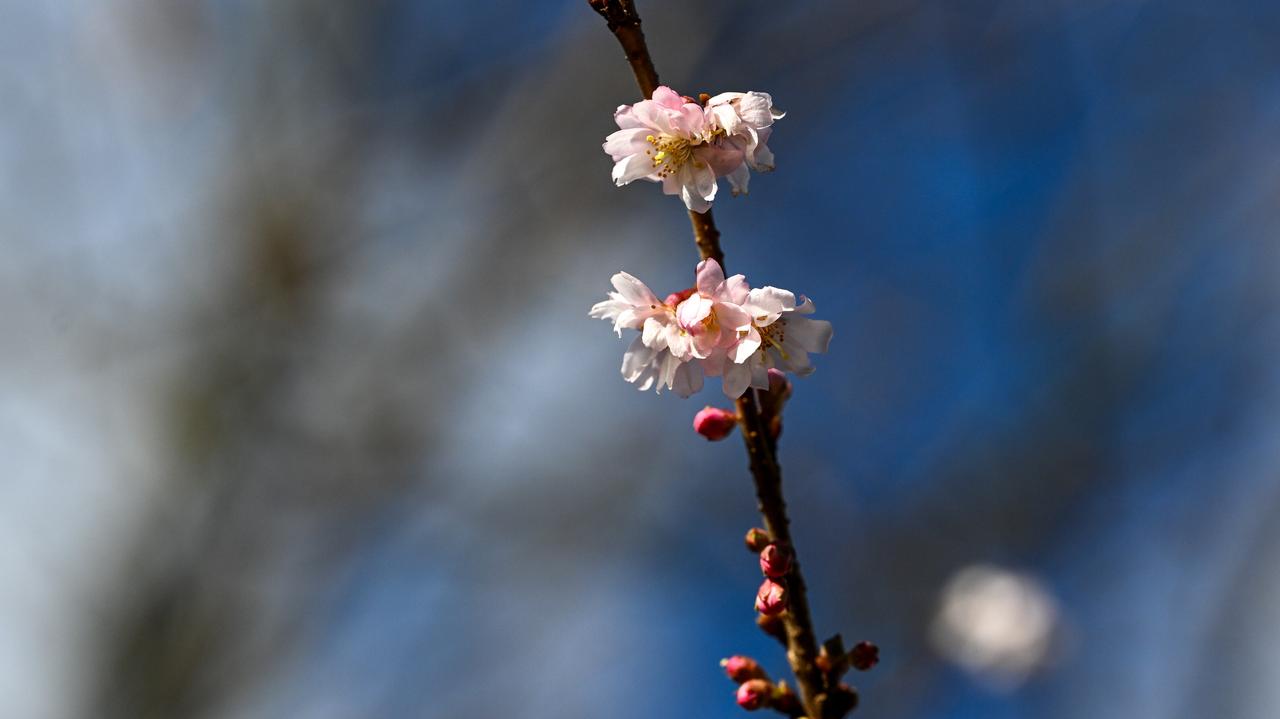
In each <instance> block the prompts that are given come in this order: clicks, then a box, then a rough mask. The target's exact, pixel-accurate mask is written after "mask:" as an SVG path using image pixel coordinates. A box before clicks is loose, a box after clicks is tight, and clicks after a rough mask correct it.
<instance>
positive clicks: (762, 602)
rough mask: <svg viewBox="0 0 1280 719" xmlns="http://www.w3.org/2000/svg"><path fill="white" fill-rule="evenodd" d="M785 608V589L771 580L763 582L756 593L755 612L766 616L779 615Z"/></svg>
mask: <svg viewBox="0 0 1280 719" xmlns="http://www.w3.org/2000/svg"><path fill="white" fill-rule="evenodd" d="M786 608H787V589H786V587H784V586H782V585H781V584H778V583H777V582H775V581H773V580H772V579H766V580H764V583H762V584H761V585H760V591H758V592H756V611H757V612H760V613H761V614H764V615H766V616H773V615H775V614H781V613H782V612H783V611H784V610H785V609H786Z"/></svg>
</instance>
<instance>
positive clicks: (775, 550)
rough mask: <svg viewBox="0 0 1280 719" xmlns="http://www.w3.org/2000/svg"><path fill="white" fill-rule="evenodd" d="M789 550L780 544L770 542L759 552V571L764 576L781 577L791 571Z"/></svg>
mask: <svg viewBox="0 0 1280 719" xmlns="http://www.w3.org/2000/svg"><path fill="white" fill-rule="evenodd" d="M791 557H792V553H791V550H790V549H788V548H787V547H786V546H784V545H781V544H770V545H769V546H767V547H765V548H764V550H763V551H762V552H760V571H762V572H764V575H765V576H766V577H770V578H772V579H781V578H782V577H785V576H787V573H788V572H790V571H791Z"/></svg>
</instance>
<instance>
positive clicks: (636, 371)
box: [622, 337, 656, 382]
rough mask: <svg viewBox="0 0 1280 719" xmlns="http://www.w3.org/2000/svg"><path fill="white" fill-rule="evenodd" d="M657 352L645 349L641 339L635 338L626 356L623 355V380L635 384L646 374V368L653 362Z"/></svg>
mask: <svg viewBox="0 0 1280 719" xmlns="http://www.w3.org/2000/svg"><path fill="white" fill-rule="evenodd" d="M655 353H656V351H655V350H653V349H652V348H649V347H645V345H644V343H643V342H641V341H640V338H639V337H637V338H635V340H634V341H632V343H631V346H630V347H628V348H627V351H626V354H624V355H622V378H623V379H625V380H626V381H628V382H635V381H636V380H637V379H639V378H640V376H641V375H642V374H644V371H645V368H647V367H648V366H649V364H650V363H651V362H652V361H653V356H654V354H655Z"/></svg>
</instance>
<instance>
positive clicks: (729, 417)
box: [693, 406, 738, 442]
mask: <svg viewBox="0 0 1280 719" xmlns="http://www.w3.org/2000/svg"><path fill="white" fill-rule="evenodd" d="M737 426H738V415H737V414H735V413H733V412H732V411H730V410H727V409H720V408H719V407H711V406H707V407H703V408H702V409H701V410H700V411H699V412H698V413H697V414H695V415H694V416H693V431H695V432H697V433H698V434H700V435H702V436H703V437H706V438H707V441H709V442H715V441H717V440H721V439H724V438H725V437H728V436H729V433H731V432H733V428H734V427H737Z"/></svg>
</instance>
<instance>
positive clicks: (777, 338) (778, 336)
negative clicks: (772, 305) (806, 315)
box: [759, 317, 787, 359]
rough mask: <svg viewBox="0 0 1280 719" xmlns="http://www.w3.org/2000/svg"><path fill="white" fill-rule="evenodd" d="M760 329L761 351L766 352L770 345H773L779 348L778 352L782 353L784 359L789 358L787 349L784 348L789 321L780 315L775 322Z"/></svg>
mask: <svg viewBox="0 0 1280 719" xmlns="http://www.w3.org/2000/svg"><path fill="white" fill-rule="evenodd" d="M759 329H760V351H761V352H764V351H765V350H766V349H768V348H769V347H773V348H774V349H776V350H778V354H780V355H782V359H787V351H786V350H784V349H782V342H783V340H785V339H786V338H787V321H786V320H785V319H783V318H781V317H779V318H778V319H777V320H776V321H775V322H773V324H769V325H766V326H764V327H761V328H759Z"/></svg>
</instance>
